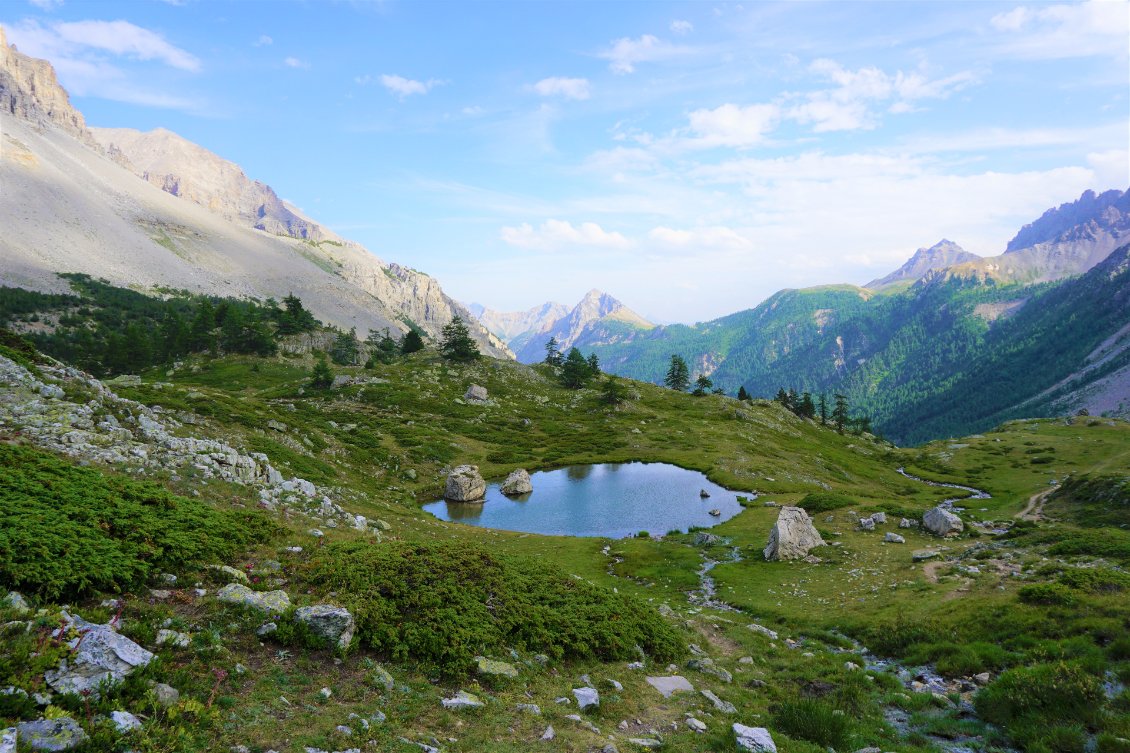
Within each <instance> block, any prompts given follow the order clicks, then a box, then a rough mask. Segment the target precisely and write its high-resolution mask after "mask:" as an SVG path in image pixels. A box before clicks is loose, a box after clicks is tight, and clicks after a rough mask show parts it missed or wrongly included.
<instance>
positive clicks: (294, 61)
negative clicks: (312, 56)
mask: <svg viewBox="0 0 1130 753" xmlns="http://www.w3.org/2000/svg"><path fill="white" fill-rule="evenodd" d="M283 65H285V66H286V67H287V68H309V67H310V64H309V63H307V62H306V61H305V60H300V59H298V58H296V57H293V56H292V57H287V58H284V59H283Z"/></svg>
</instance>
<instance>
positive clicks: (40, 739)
mask: <svg viewBox="0 0 1130 753" xmlns="http://www.w3.org/2000/svg"><path fill="white" fill-rule="evenodd" d="M16 729H17V731H18V733H17V735H16V738H17V739H18V740H19V741H20V742H21V743H27V746H28V747H29V748H31V749H32V750H44V751H62V750H70V749H71V748H77V747H78V746H79V745H82V744H83V743H84V742H86V740H87V737H86V733H85V732H83V730H82V727H81V726H79V723H78V722H76V721H75V720H74V719H71V718H70V717H69V716H62V717H59V718H58V719H37V720H35V721H34V722H21V723H20V724H18V725H16Z"/></svg>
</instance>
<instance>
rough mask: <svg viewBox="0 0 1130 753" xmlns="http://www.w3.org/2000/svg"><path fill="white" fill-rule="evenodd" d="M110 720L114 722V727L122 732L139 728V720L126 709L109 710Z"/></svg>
mask: <svg viewBox="0 0 1130 753" xmlns="http://www.w3.org/2000/svg"><path fill="white" fill-rule="evenodd" d="M110 721H112V722H113V723H114V729H116V730H117V731H118V732H121V733H122V734H125V733H127V732H132V731H134V730H135V729H141V720H140V719H138V718H137V717H136V716H134V715H133V714H131V713H129V712H128V711H111V712H110Z"/></svg>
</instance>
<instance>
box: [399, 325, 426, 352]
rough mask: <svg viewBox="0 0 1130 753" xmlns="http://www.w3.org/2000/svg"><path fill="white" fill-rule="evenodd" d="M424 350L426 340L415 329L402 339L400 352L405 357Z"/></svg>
mask: <svg viewBox="0 0 1130 753" xmlns="http://www.w3.org/2000/svg"><path fill="white" fill-rule="evenodd" d="M423 349H424V338H422V337H420V333H419V332H417V331H416V330H414V329H410V330H408V331H407V332H405V333H404V337H402V338H400V352H401V353H403V354H404V355H408V354H409V353H415V352H416V351H418V350H423Z"/></svg>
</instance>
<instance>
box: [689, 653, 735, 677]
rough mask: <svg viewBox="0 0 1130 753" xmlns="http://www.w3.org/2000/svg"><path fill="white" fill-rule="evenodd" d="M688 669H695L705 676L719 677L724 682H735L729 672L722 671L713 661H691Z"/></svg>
mask: <svg viewBox="0 0 1130 753" xmlns="http://www.w3.org/2000/svg"><path fill="white" fill-rule="evenodd" d="M687 669H695V670H698V671H699V672H702V673H703V674H704V675H710V676H712V677H717V678H718V679H719V680H721V681H722V682H733V681H734V676H733V675H731V674H730V673H729V671H727V670H725V669H722V668H721V667H719V666H718V665H716V664H715V663H714V660H713V659H705V658H704V659H691V660H690V661H689V662H687Z"/></svg>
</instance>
